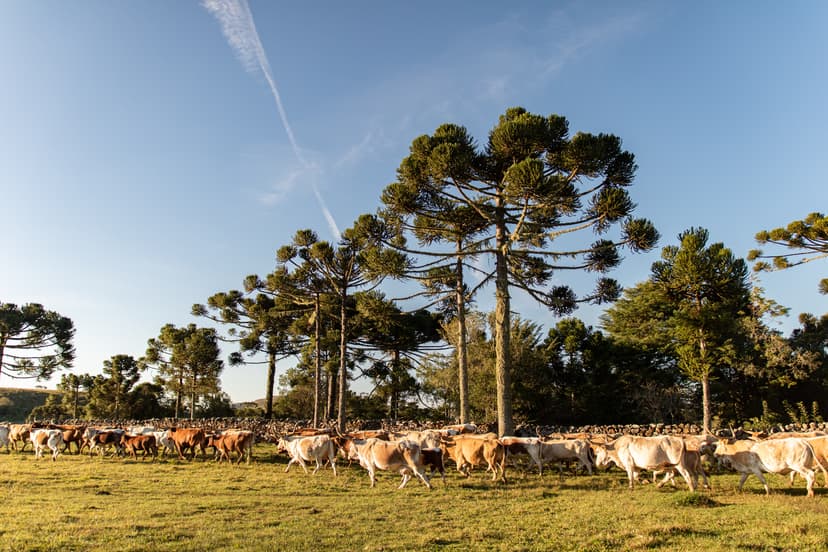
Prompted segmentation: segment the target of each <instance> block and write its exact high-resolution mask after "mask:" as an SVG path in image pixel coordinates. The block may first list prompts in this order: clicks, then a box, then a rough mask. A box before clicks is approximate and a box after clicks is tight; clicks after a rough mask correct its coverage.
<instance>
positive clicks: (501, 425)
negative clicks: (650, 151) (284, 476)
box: [0, 108, 828, 435]
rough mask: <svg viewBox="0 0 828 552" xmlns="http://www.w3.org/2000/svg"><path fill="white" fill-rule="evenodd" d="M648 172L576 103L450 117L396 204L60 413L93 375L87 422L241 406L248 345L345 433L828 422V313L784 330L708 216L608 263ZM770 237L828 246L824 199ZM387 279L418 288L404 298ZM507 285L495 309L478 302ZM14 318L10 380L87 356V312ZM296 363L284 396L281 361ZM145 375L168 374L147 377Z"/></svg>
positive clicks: (635, 231) (625, 237)
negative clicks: (522, 304) (515, 306)
mask: <svg viewBox="0 0 828 552" xmlns="http://www.w3.org/2000/svg"><path fill="white" fill-rule="evenodd" d="M636 170H637V165H636V163H635V157H634V155H633V154H632V153H630V152H629V151H627V150H624V149H623V147H622V142H621V139H620V138H618V137H617V136H614V135H611V134H591V133H585V132H578V133H575V134H574V135H570V131H569V123H568V121H567V120H566V118H564V117H562V116H560V115H549V116H541V115H537V114H533V113H530V112H528V111H526V110H525V109H523V108H511V109H508V110H507V111H506V112H505V113H504V114H503V115H501V116H500V118H499V120H498V122H497V124H496V125H495V126H494V127H493V128H492V129H491V131H490V132H489V136H488V139H487V141H486V142H485V144H484V145H483V146H479V145H478V144H477V142H476V141H475V140H474V138H472V137H471V136H470V135H469V134H468V132H467V130H466V129H465V128H464V127H462V126H459V125H454V124H444V125H441V126H440V127H438V128H437V129H436V130H435V132H434V133H433V134H431V135H424V136H420V137H418V138H416V139H415V140H413V141H412V143H411V147H410V152H409V155H407V156H406V157H405V158H404V159H403V160H402V162H401V163H400V166H399V168H398V170H397V179H396V181H395V182H393V183H392V184H390V185H389V186H387V187H386V188H385V189H384V190H383V192H382V195H381V198H380V199H381V203H382V205H381V207H380V209H378V210H377V212H376V213H373V214H366V215H362V216H360V217H359V218H358V219H357V220H356V221H355V222H354V224H353V225H352V226H351V227H350V228H349V229H347V230H346V231H344V232H343V233H342V235H341V236H340V238H339V240H338V241H337V242H336V243H330V242H328V241H324V240H320V239H319V237H318V236H317V234H316V233H315V232H313V231H312V230H310V229H303V230H299V231H297V232H296V234H295V236H294V237H293V238H292V240H291V241H290V242H289V243H287V244H285V245H283V246H281V247H279V248H277V249H276V255H275V266H274V270H273V272H271V273H270V274H267V275H264V276H260V275H249V276H247V277H246V278H244V279H243V281H242V287H241V288H240V289H236V290H229V291H221V292H218V293H216V294H214V295H213V296H211V297H209V298H207V300H206V302H205V303H203V304H196V305H194V306H193V309H192V314H194V315H195V316H196V317H199V318H203V319H205V320H209V321H211V322H212V323H213V325H214V326H215V327H212V328H201V327H198V326H197V325H195V324H190V325H189V326H186V327H182V328H178V327H175V326H173V325H170V324H168V325H165V326H163V327H162V328H161V330H160V332H159V335H158V336H157V337H154V338H152V339H150V340H148V344H147V350H146V353H145V355H144V356H142V357H141V358H139V359H134V358H132V357H129V356H126V355H116V356H113V357H112V358H111V359H110V360H108V361H105V362H104V370H103V374H102V375H101V376H96V377H91V376H75V375H67V376H65V377H64V380H63V381H62V382H61V388H62V389H65V390H66V391H67V393H66V394H64V396H63V398H62V399H61V400H60V403H61V408H64V407H66V408H68V406H69V403H66V401H67V400H69V402H70V403H72V405H71V406H73V413H77V403H78V402H79V399H78V390H79V389H80V388H84V389H85V393H84V400H85V401H86V404H85V405H84V406H83V408H84V409H85V410H84V413H85V415H91V414H92V413H93V412H96V413H97V412H100V411H99V410H96V409H105V410H106V409H108V410H107V412H113V413H114V415H116V416H115V417H118V416H120V415H121V411H122V410H123V409H127V408H130V409H133V410H131V411H130V413H134V412H138V411H139V408H144V407H146V408H148V409H150V410H152V409H153V408H155V409H163V408H166V409H169V410H171V411H172V414H173V415H174V416H176V417H179V416H182V415H185V414H187V415H189V416H190V417H195V416H199V415H204V414H205V413H207V412H215V411H217V410H220V409H221V408H222V407H228V406H229V401H228V400H227V398H226V395H222V393H221V390H220V386H219V381H220V380H219V376H220V374H221V371H222V369H223V366H224V362H223V361H222V360H221V358H220V357H221V347H220V345H221V343H225V344H230V343H232V344H233V345H232V346H233V347H235V348H236V350H235V351H233V352H231V353H230V355H229V356H228V362H229V363H230V364H242V363H243V364H248V363H254V362H263V363H266V364H267V367H268V370H267V380H266V382H265V383H264V395H265V406H264V412H263V415H264V416H266V417H272V416H274V415H279V414H289V415H295V416H301V417H307V418H311V419H312V420H313V423H314V424H318V423H319V422H320V421H321V420H327V419H333V418H335V419H336V423H337V425H338V427H340V428H341V429H343V430H344V427H345V422H346V420H347V418H348V417H349V416H352V417H353V416H371V415H372V414H373V415H376V416H375V417H380V416H381V417H391V418H395V417H402V416H409V417H411V416H413V417H423V416H430V417H444V418H449V419H457V420H458V421H461V422H467V421H472V420H497V424H498V432H499V434H501V435H503V434H510V433H513V431H514V429H515V424H516V422H530V423H552V424H566V423H569V424H572V425H580V424H587V423H626V422H640V421H648V422H682V421H695V420H697V419H699V418H701V419H702V422H703V426H704V427H705V428H706V429H709V428H710V427H711V425H713V424H715V423H726V422H733V421H736V422H741V421H745V420H754V421H755V422H756V423H772V422H773V421H775V420H784V421H787V418H793V417H797V418H799V419H797V420H793V421H802V420H801V418H805V417H810V418H812V419H814V421H816V420H815V419H818V418H821V417H822V416H824V415H825V414H826V412H825V410H824V409H825V405H821V404H820V403H819V401H820V400H821V395H822V394H823V393H824V391H825V390H826V385H828V379H826V352H828V348H826V345H828V333H826V325H828V318H827V317H826V316H822V317H821V318H818V317H816V316H813V315H810V314H803V315H801V316H800V327H799V328H797V329H796V330H795V331H794V332H793V333H792V334H791V335H790V336H783V335H781V333H780V332H779V331H778V330H775V329H773V328H772V326H771V323H772V320H773V318H774V317H776V316H780V315H783V314H786V313H787V310H786V309H785V308H784V307H782V306H781V305H778V304H777V303H775V302H774V301H773V300H772V299H769V298H766V297H764V295H763V291H762V289H761V288H759V287H758V286H757V285H756V284H755V283H754V281H752V279H751V277H750V274H749V270H748V265H747V261H746V260H744V259H741V258H738V257H737V256H735V255H734V254H733V253H732V251H730V250H729V249H728V248H727V247H725V245H724V244H723V243H721V242H712V241H711V239H710V236H709V233H708V231H707V230H706V229H704V228H690V229H688V230H686V231H684V232H682V233H681V234H680V235H679V236H678V237H677V243H675V244H671V245H667V246H664V247H663V248H662V250H661V259H660V260H659V261H657V262H655V263H653V265H652V267H651V270H650V274H649V275H648V277H647V279H646V280H645V281H642V282H639V283H637V284H635V285H633V286H632V287H628V288H626V289H625V288H623V287H622V286H621V285H620V284H619V283H618V282H617V281H615V280H614V279H612V278H610V277H609V276H608V274H609V273H610V272H611V271H612V269H613V268H615V267H617V266H618V265H619V264H620V262H621V261H622V258H623V254H624V252H625V251H626V252H627V253H638V252H644V251H649V250H652V249H653V248H655V247H656V246H657V244H658V241H659V240H660V238H661V237H660V236H659V233H658V232H657V230H656V229H655V227H654V226H653V224H652V223H651V222H650V221H648V220H647V219H644V218H635V217H634V216H633V213H634V211H635V209H636V204H635V203H634V202H633V200H632V198H631V196H630V188H631V187H632V184H633V181H634V178H635V172H636ZM756 240H757V242H758V243H759V244H760V245H762V246H765V245H772V246H775V247H781V248H782V250H781V252H780V253H776V254H774V253H771V254H765V253H764V252H763V251H762V250H754V251H751V252H750V253H749V255H748V261H754V269H755V270H756V271H758V272H761V271H768V270H782V269H787V268H791V267H794V266H797V265H799V264H802V263H803V262H808V261H811V260H814V259H818V258H824V257H825V256H826V255H828V222H826V217H825V216H824V215H822V214H819V213H812V214H810V215H808V217H806V218H805V219H803V220H802V221H794V222H792V223H791V224H789V225H788V227H786V228H778V229H775V230H769V231H765V230H763V231H760V232H759V233H757V234H756ZM389 280H398V281H400V282H402V284H401V285H400V286H395V287H394V289H397V288H399V287H403V288H404V289H406V290H408V291H406V292H404V293H402V294H400V293H397V295H404V296H396V297H389V296H388V293H389V292H388V291H387V290H388V289H389V288H390V286H387V285H386V282H388V281H389ZM383 290H386V291H383ZM820 291H821V292H823V293H824V292H826V291H828V286H826V282H825V281H823V282H821V283H820ZM492 292H493V304H494V310H493V311H492V312H491V313H481V312H479V310H477V309H476V308H475V305H476V304H477V302H478V300H479V299H480V297H481V294H484V293H492ZM517 293H520V294H526V295H528V296H529V297H531V298H532V299H533V300H535V301H536V302H538V303H539V304H541V305H544V306H546V307H548V308H549V310H550V313H551V315H552V316H554V317H556V319H557V322H556V323H555V325H554V327H552V328H551V329H548V330H547V331H545V332H544V330H543V328H542V327H541V326H540V325H538V324H537V323H536V322H533V321H529V320H523V319H521V317H520V314H519V313H515V312H513V310H512V302H511V299H512V297H513V295H514V294H517ZM583 303H591V304H597V305H607V307H606V310H605V311H604V314H603V315H602V317H601V328H599V329H596V328H593V327H591V326H587V325H585V324H584V323H583V322H582V321H580V320H578V319H577V318H574V317H572V313H574V312H575V310H576V309H577V307H578V305H580V304H583ZM27 312H28V314H26V313H27ZM0 313H2V317H3V318H2V322H0V361H2V365H0V369H2V371H3V373H5V374H7V375H23V376H36V377H48V376H49V375H51V374H52V373H53V372H54V371H55V370H57V369H60V368H68V367H70V366H71V363H72V360H73V355H74V350H73V348H72V346H71V338H72V335H73V332H74V329H73V327H72V324H71V320H69V319H67V318H65V317H62V316H60V315H58V314H56V313H50V312H49V311H45V309H43V307H41V306H39V305H24V307H22V308H18V307H16V306H15V305H10V304H3V310H2V311H0ZM15 317H17V319H16V318H15ZM27 317H28V318H27ZM18 319H19V320H18ZM15 320H17V322H16V321H15ZM21 350H25V351H26V353H25V354H12V353H9V352H8V351H17V352H20V351H21ZM39 351H45V352H44V353H43V354H41V355H40V356H38V352H39ZM4 352H5V354H6V357H4V356H3V355H4ZM9 355H11V356H9ZM289 357H290V358H293V359H295V360H294V361H293V363H294V364H293V366H292V367H291V368H289V369H288V370H287V371H285V373H284V375H283V376H281V378H280V379H279V381H278V389H279V393H278V394H277V393H276V385H277V381H276V366H277V363H279V362H281V361H283V360H284V359H286V358H289ZM147 369H151V370H153V372H154V374H155V379H154V382H153V383H143V384H139V385H136V382H137V381H138V377H139V374H140V372H141V371H142V370H147ZM356 377H361V378H365V379H367V380H368V381H370V382H371V384H372V386H373V388H372V390H371V392H370V393H369V394H368V395H367V396H360V395H357V394H355V393H353V392H352V391H351V389H350V385H351V383H350V382H351V381H352V380H353V379H354V378H356ZM73 389H74V390H75V391H74V395H73V393H72V390H73ZM67 396H69V397H70V399H66V397H67ZM73 396H74V398H71V397H73ZM152 397H155V402H154V403H153V402H152ZM823 402H824V401H823ZM139 405H140V407H139ZM46 406H48V407H54V406H55V405H46ZM124 412H126V410H124ZM95 417H101V416H100V415H97V416H95ZM133 417H141V416H133Z"/></svg>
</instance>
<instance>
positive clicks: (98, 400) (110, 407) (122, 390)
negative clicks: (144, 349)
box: [86, 355, 140, 420]
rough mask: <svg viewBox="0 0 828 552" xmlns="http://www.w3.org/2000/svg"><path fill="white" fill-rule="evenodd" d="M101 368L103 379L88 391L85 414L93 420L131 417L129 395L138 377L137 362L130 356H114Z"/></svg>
mask: <svg viewBox="0 0 828 552" xmlns="http://www.w3.org/2000/svg"><path fill="white" fill-rule="evenodd" d="M103 366H104V367H103V375H104V378H102V379H101V380H100V382H99V384H98V385H95V386H94V387H92V389H90V392H89V404H87V405H86V410H87V412H88V413H89V414H90V416H91V417H93V418H114V419H116V420H117V419H122V418H126V417H131V416H129V414H130V413H131V412H130V411H131V408H130V405H129V394H130V391H132V387H133V386H134V385H135V384H136V383H138V378H139V377H140V369H139V365H138V362H137V361H136V360H135V358H133V357H132V356H130V355H115V356H113V357H112V358H110V359H109V360H105V361H104V362H103Z"/></svg>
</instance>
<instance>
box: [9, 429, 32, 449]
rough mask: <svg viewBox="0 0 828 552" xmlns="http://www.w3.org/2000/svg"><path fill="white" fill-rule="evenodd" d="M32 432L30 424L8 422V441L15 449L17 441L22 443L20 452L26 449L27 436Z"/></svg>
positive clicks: (28, 440)
mask: <svg viewBox="0 0 828 552" xmlns="http://www.w3.org/2000/svg"><path fill="white" fill-rule="evenodd" d="M31 432H32V424H9V441H10V442H11V446H12V448H13V449H14V450H15V451H16V450H17V443H18V442H20V443H23V446H22V447H20V452H23V451H25V450H26V445H27V444H29V442H30V439H29V436H30V435H31Z"/></svg>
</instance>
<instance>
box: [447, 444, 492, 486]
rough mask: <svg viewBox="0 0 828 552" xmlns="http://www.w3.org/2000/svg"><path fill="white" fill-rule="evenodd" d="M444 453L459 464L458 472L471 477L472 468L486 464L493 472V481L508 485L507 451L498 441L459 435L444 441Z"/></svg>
mask: <svg viewBox="0 0 828 552" xmlns="http://www.w3.org/2000/svg"><path fill="white" fill-rule="evenodd" d="M443 447H444V448H443V452H444V454H445V455H446V456H448V458H449V459H451V460H454V462H455V463H456V464H457V470H458V471H459V472H460V473H462V474H463V475H464V476H466V477H471V474H470V473H469V471H470V470H471V468H472V467H475V466H478V465H481V464H484V463H485V464H486V466H487V470H486V471H489V470H491V472H492V481H497V478H498V473H499V474H500V479H501V481H503V482H504V483H506V449H505V448H504V446H503V444H502V443H501V442H500V441H498V440H497V439H493V438H484V437H482V436H466V435H458V436H456V437H452V438H446V439H443Z"/></svg>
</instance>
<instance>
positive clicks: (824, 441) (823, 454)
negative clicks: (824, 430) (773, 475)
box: [791, 435, 828, 487]
mask: <svg viewBox="0 0 828 552" xmlns="http://www.w3.org/2000/svg"><path fill="white" fill-rule="evenodd" d="M805 442H806V443H808V444H809V445H811V448H812V449H813V450H814V460H815V463H816V465H815V466H814V468H819V470H820V471H821V472H822V476H823V478H824V479H825V486H826V487H828V435H823V436H820V437H808V438H806V439H805ZM795 478H796V472H795V471H792V472H791V485H793V484H794V479H795ZM814 483H816V476H814Z"/></svg>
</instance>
